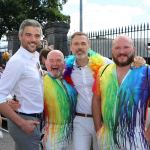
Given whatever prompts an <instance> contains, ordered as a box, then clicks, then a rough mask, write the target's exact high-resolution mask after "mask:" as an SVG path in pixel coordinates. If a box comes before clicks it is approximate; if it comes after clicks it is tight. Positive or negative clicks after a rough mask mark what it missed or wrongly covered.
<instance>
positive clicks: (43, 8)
mask: <svg viewBox="0 0 150 150" xmlns="http://www.w3.org/2000/svg"><path fill="white" fill-rule="evenodd" d="M66 2H67V0H0V39H1V37H2V35H5V34H6V33H7V32H8V31H14V30H18V29H19V26H20V23H21V22H22V21H23V20H24V19H27V18H30V19H36V20H38V21H39V22H40V23H41V24H42V25H43V26H44V25H45V24H46V23H47V22H49V21H51V22H54V21H64V22H70V17H69V16H66V15H63V14H62V13H61V10H62V6H63V5H64V4H65V3H66Z"/></svg>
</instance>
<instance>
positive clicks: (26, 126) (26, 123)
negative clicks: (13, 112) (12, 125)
mask: <svg viewBox="0 0 150 150" xmlns="http://www.w3.org/2000/svg"><path fill="white" fill-rule="evenodd" d="M39 123H40V122H39V121H36V120H25V119H23V121H22V124H21V125H19V126H20V128H21V129H22V130H23V131H24V132H25V133H27V134H29V135H30V134H32V133H33V131H34V129H35V128H36V126H37V125H39Z"/></svg>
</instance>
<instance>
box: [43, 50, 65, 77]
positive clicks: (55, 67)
mask: <svg viewBox="0 0 150 150" xmlns="http://www.w3.org/2000/svg"><path fill="white" fill-rule="evenodd" d="M46 68H47V71H48V72H50V73H51V75H52V76H53V77H56V78H58V77H60V76H61V75H62V73H63V70H64V55H63V53H62V52H61V51H60V50H52V51H50V52H49V53H48V55H47V60H46Z"/></svg>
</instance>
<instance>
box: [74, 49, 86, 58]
mask: <svg viewBox="0 0 150 150" xmlns="http://www.w3.org/2000/svg"><path fill="white" fill-rule="evenodd" d="M78 52H81V54H79V55H78ZM87 56H88V52H86V53H85V52H83V51H82V50H81V49H78V51H77V54H76V58H77V59H84V58H87Z"/></svg>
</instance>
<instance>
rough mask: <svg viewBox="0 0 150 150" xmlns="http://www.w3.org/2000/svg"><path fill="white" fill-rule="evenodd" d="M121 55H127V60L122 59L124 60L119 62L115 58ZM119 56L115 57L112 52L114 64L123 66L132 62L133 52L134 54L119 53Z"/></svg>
mask: <svg viewBox="0 0 150 150" xmlns="http://www.w3.org/2000/svg"><path fill="white" fill-rule="evenodd" d="M121 55H123V56H126V57H127V60H126V61H124V62H120V61H119V60H118V59H117V58H118V57H119V56H121ZM119 56H117V57H115V56H114V55H113V54H112V58H113V61H114V62H115V64H116V65H117V66H120V67H124V66H128V65H130V64H131V63H132V62H133V60H134V56H135V54H134V53H130V54H129V55H126V54H120V55H119Z"/></svg>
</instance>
